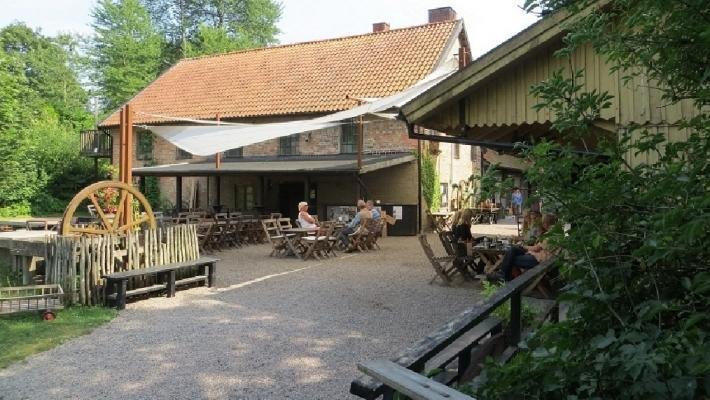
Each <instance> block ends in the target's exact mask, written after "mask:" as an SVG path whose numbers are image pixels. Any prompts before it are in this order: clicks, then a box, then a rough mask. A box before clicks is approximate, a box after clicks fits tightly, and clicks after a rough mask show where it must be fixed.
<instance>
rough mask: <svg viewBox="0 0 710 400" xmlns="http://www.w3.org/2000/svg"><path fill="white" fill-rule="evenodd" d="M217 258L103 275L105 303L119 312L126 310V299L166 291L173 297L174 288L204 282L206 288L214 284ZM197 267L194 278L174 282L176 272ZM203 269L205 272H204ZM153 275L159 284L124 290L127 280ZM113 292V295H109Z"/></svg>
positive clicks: (204, 258)
mask: <svg viewBox="0 0 710 400" xmlns="http://www.w3.org/2000/svg"><path fill="white" fill-rule="evenodd" d="M218 261H219V259H218V258H215V257H210V256H201V257H200V258H198V259H196V260H191V261H183V262H179V263H172V264H166V265H158V266H155V267H149V268H141V269H134V270H130V271H121V272H114V273H113V274H107V275H103V276H102V278H105V279H106V295H105V301H106V302H108V300H111V301H113V304H114V305H115V307H116V308H117V309H119V310H122V309H124V308H126V298H127V297H131V296H138V295H141V294H147V293H151V292H157V291H162V290H167V297H173V296H175V288H176V287H177V286H181V285H188V284H191V283H197V282H205V284H206V285H207V286H208V287H212V285H213V284H214V274H215V270H216V265H217V262H218ZM192 267H199V268H200V272H199V274H198V275H196V276H192V277H189V278H184V279H179V280H176V279H175V276H176V272H177V271H178V270H180V269H184V268H192ZM205 268H206V269H207V271H205ZM146 275H155V276H157V277H158V281H159V282H160V283H155V284H153V285H150V286H145V287H140V288H136V289H132V290H126V289H127V285H128V279H129V278H133V277H137V276H146ZM111 290H113V293H109V292H110V291H111Z"/></svg>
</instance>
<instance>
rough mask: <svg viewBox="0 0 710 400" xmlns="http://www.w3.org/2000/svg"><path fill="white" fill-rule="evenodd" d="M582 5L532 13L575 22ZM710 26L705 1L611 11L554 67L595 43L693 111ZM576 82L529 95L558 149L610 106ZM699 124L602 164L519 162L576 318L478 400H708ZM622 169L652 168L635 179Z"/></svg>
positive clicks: (637, 135)
mask: <svg viewBox="0 0 710 400" xmlns="http://www.w3.org/2000/svg"><path fill="white" fill-rule="evenodd" d="M588 3H589V2H588V1H584V0H578V1H575V0H566V1H561V0H539V1H533V0H530V1H528V2H527V7H528V8H529V9H533V8H534V9H538V10H556V9H559V8H560V7H569V8H570V9H571V10H572V11H573V12H577V11H579V10H580V9H581V8H582V7H584V6H587V5H588ZM709 16H710V5H709V4H708V3H707V2H705V1H694V0H689V1H683V2H665V1H660V0H659V1H654V0H635V1H632V0H612V1H610V2H608V5H607V6H606V8H604V10H603V11H601V12H594V13H592V14H591V15H590V16H588V17H585V18H583V19H582V20H581V21H580V22H578V23H577V24H575V25H574V26H572V27H571V28H570V29H571V30H570V33H569V34H568V35H567V36H566V37H565V48H564V49H563V50H562V51H560V52H558V54H559V55H560V56H563V57H566V56H568V55H569V54H571V51H572V50H573V49H574V48H575V46H579V45H583V44H585V43H592V44H593V45H594V46H595V49H596V50H597V51H599V52H601V53H602V54H604V55H605V56H607V57H608V58H609V59H610V60H612V62H613V63H615V65H616V66H617V68H618V69H619V70H620V71H623V72H624V75H626V76H629V75H633V74H638V73H640V71H643V72H645V73H647V74H648V76H649V77H650V78H651V79H652V80H653V81H656V82H658V83H659V87H660V88H661V89H663V90H664V93H665V98H666V99H667V101H668V102H669V103H673V102H675V101H678V100H680V99H693V100H694V101H695V103H696V105H697V106H698V107H700V106H702V105H707V85H708V77H710V74H709V73H708V65H710V64H709V63H708V56H709V52H710V50H709V49H710V46H708V42H707V40H708V29H709V27H710V24H708V23H707V21H708V20H709V19H708V17H709ZM661 21H662V22H661ZM701 21H705V22H704V23H701ZM582 73H583V72H580V73H579V74H578V75H575V74H573V75H572V76H571V77H570V78H563V77H562V75H561V74H557V75H555V76H554V77H553V78H552V79H550V80H549V81H546V82H542V83H541V84H539V85H536V86H535V87H534V88H533V92H534V93H535V94H536V95H538V96H539V98H540V99H541V107H547V108H549V109H550V110H551V111H552V112H553V114H554V116H555V120H554V122H553V128H554V129H555V130H557V131H558V132H559V133H560V134H561V135H563V137H564V136H568V135H571V136H573V137H578V135H580V134H581V133H588V129H589V126H590V125H591V122H592V121H593V120H594V119H595V118H597V115H598V113H597V112H596V111H595V110H599V109H602V108H604V107H607V106H608V105H609V99H610V97H609V95H608V94H607V93H583V92H582V91H581V87H579V85H578V81H577V80H578V79H579V78H581V77H582V75H581V74H582ZM697 111H698V116H697V117H694V118H693V119H691V120H688V121H681V126H682V127H684V128H685V129H686V130H687V132H688V135H687V139H683V140H677V141H673V142H670V141H668V140H667V138H666V134H665V133H664V132H663V130H660V131H657V130H655V129H653V130H650V129H647V128H645V127H642V126H641V127H637V126H630V127H627V129H626V130H622V131H621V132H620V133H619V137H618V138H611V139H605V138H600V139H599V144H598V147H597V149H596V151H598V152H600V155H599V156H597V157H590V156H583V155H579V154H577V153H575V152H573V151H571V149H570V148H568V147H566V146H564V145H560V144H557V143H550V142H542V143H539V144H537V145H536V146H534V147H533V148H531V149H529V150H528V151H526V156H527V157H529V158H530V160H531V161H532V163H533V164H532V166H531V168H530V169H529V170H528V173H527V175H528V176H527V178H528V180H529V181H530V182H531V183H532V184H533V185H535V186H536V187H537V188H538V189H539V193H538V195H539V196H542V197H544V198H545V201H546V203H545V204H552V205H553V206H554V208H556V210H557V212H558V214H559V217H560V218H561V219H562V220H563V221H565V222H568V223H570V224H571V229H570V230H569V231H568V232H566V233H565V232H562V229H561V228H559V227H557V228H555V229H554V230H553V231H552V232H550V234H549V240H550V241H551V243H554V244H555V245H556V246H558V247H559V248H560V249H562V251H561V253H560V263H561V268H562V269H561V270H562V273H563V276H564V277H565V278H566V280H567V282H568V284H567V286H566V287H565V288H564V290H563V294H562V296H561V300H563V301H565V302H567V304H569V306H570V310H569V313H568V318H567V319H566V320H565V321H562V322H560V323H558V324H551V325H548V326H546V327H544V328H543V329H541V330H539V331H537V332H536V333H535V334H534V335H532V336H530V337H528V338H527V339H526V340H525V341H524V342H523V343H521V347H522V349H523V351H522V352H521V353H520V355H518V356H516V357H515V358H514V359H513V360H512V362H510V363H509V364H507V365H498V364H496V363H494V362H492V361H489V362H488V363H487V364H486V366H485V368H484V373H483V374H482V375H481V377H479V379H478V380H477V381H476V382H475V384H474V385H473V387H471V388H468V389H467V390H469V391H471V392H474V393H475V394H476V396H478V398H481V399H508V398H535V399H538V398H540V399H582V398H585V399H601V398H619V399H695V398H708V397H710V359H709V358H708V354H710V341H709V340H708V332H710V317H709V316H710V269H709V268H708V259H710V252H709V251H708V246H707V243H708V242H709V240H710V231H709V230H708V229H707V227H708V226H710V196H709V193H708V189H710V187H709V186H708V179H709V177H710V162H709V161H708V160H710V141H709V138H710V116H708V114H707V112H703V111H702V110H701V109H700V108H698V110H697ZM659 132H660V133H659ZM632 133H633V135H632ZM632 138H633V140H632ZM629 155H647V156H648V157H647V159H648V160H649V161H648V162H645V163H638V164H633V165H632V164H630V163H628V162H627V159H628V157H629Z"/></svg>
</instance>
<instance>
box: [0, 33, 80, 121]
mask: <svg viewBox="0 0 710 400" xmlns="http://www.w3.org/2000/svg"><path fill="white" fill-rule="evenodd" d="M0 47H2V49H3V50H4V51H5V54H6V55H7V56H8V57H10V58H12V59H14V60H15V62H16V63H17V64H16V65H17V66H18V68H20V70H21V72H22V74H23V75H24V76H25V78H26V83H27V84H28V85H29V87H30V91H29V92H28V93H37V94H38V95H39V96H40V97H42V98H43V99H45V100H46V101H47V102H48V103H49V104H50V105H51V106H52V108H54V110H55V111H56V112H57V113H58V114H59V117H60V119H61V120H62V121H63V122H69V123H70V124H71V125H72V126H74V127H76V128H82V127H84V128H85V127H88V126H87V125H88V124H90V122H91V121H90V114H89V113H88V112H87V111H86V105H87V101H88V96H87V93H86V91H85V90H84V88H82V87H81V85H80V84H79V81H78V79H77V71H76V70H74V69H73V68H72V63H74V62H76V61H77V59H78V58H79V55H78V54H77V53H76V51H75V48H76V41H75V40H74V39H73V38H72V37H71V36H67V35H64V36H60V37H57V38H49V37H45V36H43V35H41V34H40V33H39V32H35V31H33V30H32V29H30V28H28V27H27V26H26V25H24V24H21V23H16V24H12V25H8V26H6V27H5V28H3V29H2V30H0Z"/></svg>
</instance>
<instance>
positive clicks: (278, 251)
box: [261, 219, 296, 257]
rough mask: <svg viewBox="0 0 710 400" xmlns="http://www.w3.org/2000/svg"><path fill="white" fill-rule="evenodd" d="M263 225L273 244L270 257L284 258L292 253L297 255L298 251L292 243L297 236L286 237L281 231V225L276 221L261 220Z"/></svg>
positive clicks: (268, 238)
mask: <svg viewBox="0 0 710 400" xmlns="http://www.w3.org/2000/svg"><path fill="white" fill-rule="evenodd" d="M261 225H262V227H263V229H264V234H265V236H266V238H267V240H268V241H269V243H271V254H269V256H271V257H273V256H277V257H283V256H286V255H288V254H289V253H290V252H293V253H296V249H295V248H294V246H293V243H292V242H291V239H292V238H293V237H295V235H290V236H287V235H284V234H282V233H281V231H280V230H279V223H278V220H276V219H264V220H261Z"/></svg>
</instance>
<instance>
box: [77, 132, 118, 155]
mask: <svg viewBox="0 0 710 400" xmlns="http://www.w3.org/2000/svg"><path fill="white" fill-rule="evenodd" d="M80 150H81V154H82V155H84V156H87V157H100V158H110V157H111V155H112V151H113V138H112V137H111V135H110V134H109V133H108V132H106V131H102V130H90V131H83V132H81V149H80Z"/></svg>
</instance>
